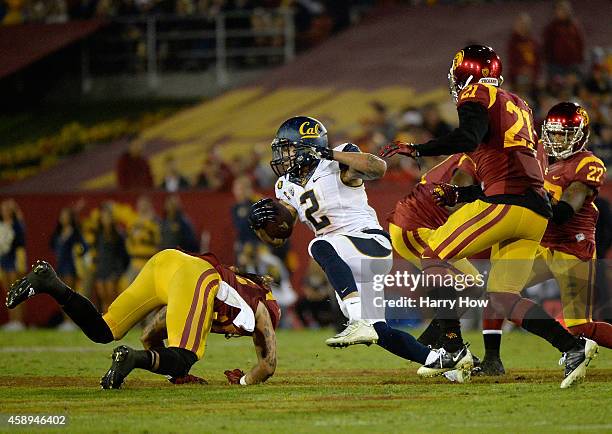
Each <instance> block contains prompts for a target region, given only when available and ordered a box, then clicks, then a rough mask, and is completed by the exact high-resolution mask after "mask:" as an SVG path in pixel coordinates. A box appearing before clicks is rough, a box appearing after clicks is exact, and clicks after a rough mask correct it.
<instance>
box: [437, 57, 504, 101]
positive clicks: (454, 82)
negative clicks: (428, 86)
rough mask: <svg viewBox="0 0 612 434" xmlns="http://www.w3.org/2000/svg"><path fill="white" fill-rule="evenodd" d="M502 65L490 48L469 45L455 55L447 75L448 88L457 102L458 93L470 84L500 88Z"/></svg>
mask: <svg viewBox="0 0 612 434" xmlns="http://www.w3.org/2000/svg"><path fill="white" fill-rule="evenodd" d="M501 72H502V63H501V59H500V58H499V56H498V55H497V54H496V53H495V51H493V49H492V48H491V47H487V46H484V45H469V46H467V47H465V48H464V49H463V50H461V51H459V52H458V53H457V54H455V57H454V58H453V63H452V64H451V68H450V71H449V73H448V87H449V90H450V93H451V95H452V97H453V101H455V102H457V99H458V97H459V93H460V92H461V90H462V89H463V88H465V87H466V86H467V85H469V84H470V83H484V84H491V85H493V86H501V84H502V83H503V81H504V79H503V77H502V75H501Z"/></svg>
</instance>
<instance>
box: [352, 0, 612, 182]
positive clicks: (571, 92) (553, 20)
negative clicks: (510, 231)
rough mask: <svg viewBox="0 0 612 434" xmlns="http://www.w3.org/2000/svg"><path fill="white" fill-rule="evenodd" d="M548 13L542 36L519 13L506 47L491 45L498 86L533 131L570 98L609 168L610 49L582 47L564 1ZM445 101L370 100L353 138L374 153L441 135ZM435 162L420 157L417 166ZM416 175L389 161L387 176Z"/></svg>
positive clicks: (408, 165) (451, 116) (404, 163)
mask: <svg viewBox="0 0 612 434" xmlns="http://www.w3.org/2000/svg"><path fill="white" fill-rule="evenodd" d="M551 15H552V16H551V17H550V18H549V21H548V24H547V25H546V27H545V29H544V31H543V34H542V35H541V36H538V35H535V34H534V32H533V29H532V22H533V21H532V17H530V16H529V15H528V14H525V13H521V14H519V15H518V16H517V17H516V21H515V24H514V27H513V29H511V30H510V31H509V34H508V37H507V46H506V47H494V48H496V50H497V53H498V54H499V55H500V56H501V58H502V63H503V68H504V69H503V70H504V72H503V75H504V78H505V83H504V84H503V87H504V88H506V89H509V90H511V91H513V92H515V93H517V94H518V95H520V96H521V97H523V98H525V99H526V100H527V102H528V103H529V105H530V106H531V108H532V110H533V113H534V117H535V122H536V131H537V132H538V133H539V132H540V130H541V125H542V122H543V120H544V118H545V116H546V114H547V112H548V110H549V109H550V108H551V107H552V106H553V105H555V104H557V103H558V102H561V101H575V102H577V103H579V104H580V105H582V106H583V107H585V108H586V110H587V112H588V113H589V116H590V120H591V125H590V127H591V135H590V139H589V144H588V146H589V148H590V149H591V150H593V152H595V154H597V155H598V156H599V157H600V158H601V159H602V160H603V161H604V162H605V164H606V166H608V167H610V166H612V110H611V102H612V80H611V76H612V47H606V48H602V47H596V48H593V49H591V50H590V51H587V49H586V44H585V37H584V33H583V30H582V25H581V23H580V22H578V20H577V19H576V18H575V17H574V14H573V11H572V8H571V4H570V3H569V2H568V1H558V2H556V3H555V4H554V7H553V10H552V14H551ZM504 48H505V51H504ZM440 74H443V72H440ZM448 101H449V102H447V103H445V104H429V105H425V106H424V107H414V106H411V105H406V106H405V107H404V108H402V109H401V110H399V111H398V112H392V111H390V110H389V109H388V107H387V106H385V104H384V101H373V102H372V103H371V106H372V112H373V115H372V116H371V117H369V118H367V119H364V120H363V122H362V124H363V125H362V126H363V128H362V129H363V134H362V135H361V136H359V137H355V138H354V139H353V141H354V142H355V143H357V144H358V145H360V147H362V148H364V149H367V150H369V151H370V152H376V151H377V150H378V149H380V147H382V146H384V145H385V144H387V143H389V142H390V141H392V140H396V139H398V140H403V141H406V142H413V143H423V142H425V141H427V140H429V139H430V138H432V137H436V136H440V135H442V134H445V133H447V132H448V131H450V130H451V129H452V128H453V123H454V122H456V121H455V119H456V112H455V110H454V107H452V106H451V103H450V98H449V100H448ZM444 114H448V116H446V117H445V116H444ZM437 162H438V160H437V159H424V161H423V164H424V167H421V170H425V169H427V168H428V167H431V166H432V165H434V164H437ZM418 176H419V170H418V168H417V167H415V164H414V162H413V161H412V160H411V159H400V158H397V159H395V161H393V160H392V161H391V165H390V173H389V177H391V178H396V179H401V180H411V179H414V178H415V177H418Z"/></svg>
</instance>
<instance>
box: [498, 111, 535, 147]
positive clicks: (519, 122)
mask: <svg viewBox="0 0 612 434" xmlns="http://www.w3.org/2000/svg"><path fill="white" fill-rule="evenodd" d="M506 111H508V113H514V114H516V122H514V124H513V125H512V126H511V127H510V128H508V130H507V131H506V134H505V135H504V148H510V147H512V146H527V147H528V148H532V149H533V145H534V139H533V137H534V134H533V125H532V124H531V114H530V113H529V112H528V111H527V110H524V109H522V108H520V107H518V106H517V105H516V104H514V103H513V102H512V101H506ZM525 124H526V126H527V133H529V142H528V141H527V140H525V139H524V138H522V137H519V138H518V140H517V138H516V136H517V134H519V133H520V132H521V130H522V129H523V127H524V126H525Z"/></svg>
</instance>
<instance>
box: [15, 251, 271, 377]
mask: <svg viewBox="0 0 612 434" xmlns="http://www.w3.org/2000/svg"><path fill="white" fill-rule="evenodd" d="M40 293H45V294H48V295H50V296H51V297H52V298H53V299H55V301H57V303H59V305H60V306H61V308H62V310H63V311H64V313H65V314H66V315H68V316H69V317H70V319H72V320H73V321H74V323H75V324H76V325H78V326H79V327H80V328H81V330H82V331H83V333H84V334H85V335H86V336H87V337H88V338H89V339H91V340H92V341H93V342H96V343H103V344H105V343H109V342H112V341H113V340H120V339H122V338H123V337H124V336H125V335H126V334H127V332H128V331H129V330H130V329H131V328H132V327H133V326H134V325H136V324H138V323H139V322H140V321H141V320H143V319H144V318H145V317H146V316H147V315H148V314H149V313H150V312H152V311H154V310H156V309H158V308H161V307H164V308H165V309H166V310H165V311H164V312H163V313H162V315H160V316H158V317H157V318H156V321H155V323H154V327H152V328H149V329H147V330H146V331H145V334H144V336H143V339H142V341H143V343H144V344H145V348H146V349H145V350H137V349H134V348H130V347H128V346H125V345H121V346H119V347H117V348H115V349H114V350H113V355H112V359H113V361H112V365H111V368H110V369H109V370H108V371H107V372H106V374H105V375H104V376H103V377H102V379H101V380H100V385H101V386H102V388H104V389H111V388H112V389H118V388H120V387H121V386H122V384H123V382H124V380H125V378H126V377H127V376H128V375H129V373H130V372H131V371H132V370H134V369H135V368H139V369H145V370H147V371H151V372H155V373H157V374H162V375H167V376H170V377H172V378H173V379H175V380H177V381H173V382H177V383H185V382H194V380H195V381H196V382H197V380H198V379H197V377H193V376H190V375H188V374H189V370H190V369H191V366H192V365H193V364H194V363H195V362H196V361H198V360H200V359H201V358H202V357H203V356H204V351H205V348H206V339H207V337H208V335H209V333H222V334H226V335H228V334H229V335H236V336H252V337H253V343H254V345H255V352H256V354H257V359H258V363H257V364H256V365H255V366H254V367H253V368H252V369H251V371H250V372H248V373H246V374H245V373H244V372H242V371H241V370H240V369H234V370H227V371H225V375H226V377H227V378H228V380H229V382H230V383H231V384H241V385H248V384H257V383H261V382H264V381H266V380H267V379H268V378H270V377H271V376H272V375H273V374H274V371H275V369H276V334H275V329H276V327H277V326H278V322H279V320H280V315H281V312H280V308H279V306H278V303H277V302H276V300H275V299H274V297H273V295H272V291H271V290H270V287H269V282H268V281H267V279H266V278H264V277H262V276H257V275H252V274H240V273H237V272H236V270H235V269H233V268H231V267H227V266H225V265H223V264H221V263H220V262H219V260H218V259H217V258H216V256H215V255H213V254H212V253H204V254H201V255H195V254H193V255H192V254H188V253H185V252H181V251H179V250H175V249H166V250H162V251H161V252H159V253H157V254H156V255H155V256H153V257H152V258H151V259H149V260H148V261H147V263H146V264H145V266H144V267H143V269H142V270H141V271H140V273H139V274H138V276H136V279H134V281H133V282H132V283H131V284H130V286H129V287H127V288H126V289H125V290H124V291H123V292H122V293H121V294H120V295H119V296H118V297H117V298H116V299H115V301H113V303H112V304H111V305H110V306H109V308H108V311H107V312H106V313H105V314H104V315H102V314H100V312H98V310H97V309H96V308H95V307H94V305H93V304H92V303H91V301H89V300H88V299H87V298H85V297H83V296H82V295H80V294H79V293H77V292H75V291H73V290H72V289H71V288H69V287H68V286H67V285H66V284H65V283H64V282H62V281H61V280H60V279H59V277H57V274H56V273H55V270H53V268H52V267H51V265H49V264H48V263H47V262H45V261H38V262H37V263H36V264H35V265H34V266H33V267H32V271H31V272H30V273H28V274H27V275H26V276H25V277H23V278H21V279H19V280H17V281H16V282H15V283H13V285H12V286H11V287H10V289H9V291H8V294H7V298H6V306H7V307H8V308H9V309H13V308H15V307H16V306H18V305H19V304H21V303H22V302H24V301H25V300H27V299H28V298H30V297H34V296H36V295H37V294H40ZM166 312H167V315H166ZM164 338H167V339H168V346H167V347H166V346H165V345H164V344H163V339H164ZM171 381H172V380H171Z"/></svg>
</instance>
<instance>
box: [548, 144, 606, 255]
mask: <svg viewBox="0 0 612 434" xmlns="http://www.w3.org/2000/svg"><path fill="white" fill-rule="evenodd" d="M605 177H606V167H605V166H604V165H603V163H602V161H601V160H600V159H599V158H597V157H596V156H595V155H593V153H592V152H590V151H583V152H578V153H576V154H574V155H572V156H571V157H569V158H567V159H565V160H560V161H557V162H555V163H553V164H551V165H550V166H548V171H547V173H546V175H545V180H546V182H545V186H546V189H547V190H548V191H549V192H550V194H552V195H553V197H554V198H555V200H556V201H558V200H560V199H561V196H562V195H563V192H564V191H565V189H566V188H567V187H569V185H570V184H571V183H572V182H582V183H583V184H586V185H588V186H589V187H591V189H592V190H593V194H592V195H590V196H588V197H587V198H586V200H585V202H584V204H583V205H582V208H580V210H579V211H578V212H577V213H575V214H574V215H573V217H572V218H571V219H570V220H569V221H568V222H567V223H564V224H562V225H558V224H556V223H554V222H553V221H552V220H549V222H548V227H547V228H546V233H545V234H544V238H542V243H541V244H542V245H543V246H544V247H548V248H550V249H552V250H558V251H561V252H564V253H568V254H570V255H574V256H576V257H577V258H579V259H581V260H583V261H586V260H589V259H591V258H593V255H594V253H595V225H596V224H597V217H598V215H599V211H598V210H597V207H596V206H595V204H594V203H593V201H594V200H595V198H596V197H597V193H598V192H599V188H600V187H601V186H602V184H603V183H604V181H605Z"/></svg>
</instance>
